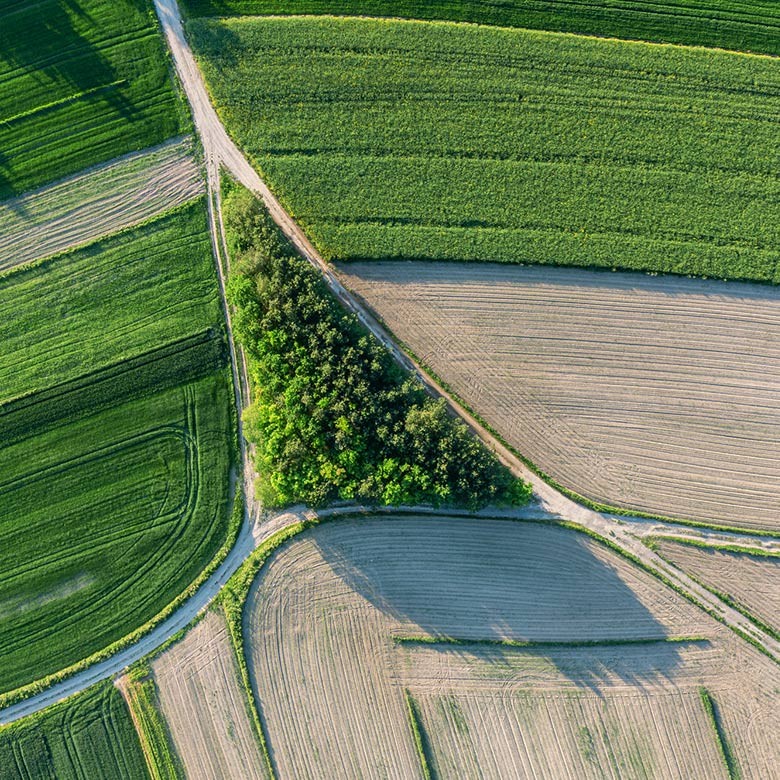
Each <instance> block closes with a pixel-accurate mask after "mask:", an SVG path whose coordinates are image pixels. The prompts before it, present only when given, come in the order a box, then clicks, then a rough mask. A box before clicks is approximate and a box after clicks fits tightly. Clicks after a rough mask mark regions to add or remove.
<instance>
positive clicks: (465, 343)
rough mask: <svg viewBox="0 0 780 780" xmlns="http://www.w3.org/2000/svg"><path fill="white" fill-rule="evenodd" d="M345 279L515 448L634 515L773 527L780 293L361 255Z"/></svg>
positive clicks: (776, 522)
mask: <svg viewBox="0 0 780 780" xmlns="http://www.w3.org/2000/svg"><path fill="white" fill-rule="evenodd" d="M340 270H341V272H342V276H343V280H344V282H345V283H346V285H347V286H348V287H350V288H351V289H352V290H354V291H355V292H356V293H357V294H358V295H360V296H361V297H362V298H363V299H364V300H365V301H366V302H367V303H368V304H369V305H370V306H371V307H372V308H373V309H374V310H375V311H376V312H377V313H378V314H379V315H380V317H382V319H383V320H384V321H385V322H386V323H387V325H388V327H389V328H390V329H391V330H392V331H393V332H394V333H395V334H396V335H397V336H398V338H399V339H401V340H402V341H403V342H405V343H406V344H407V345H408V346H409V347H410V348H411V349H412V350H413V351H414V353H415V354H416V355H417V356H418V357H419V358H420V359H421V360H422V361H423V362H424V363H426V364H427V365H428V366H430V367H431V368H432V369H433V370H434V371H435V372H436V373H437V374H438V375H439V376H440V377H441V378H442V379H443V380H444V381H445V382H446V383H448V384H449V385H450V386H451V388H452V389H453V390H454V391H455V393H456V394H457V395H459V396H460V397H461V398H462V399H463V400H464V401H465V402H466V403H467V404H468V405H469V406H471V408H472V409H473V410H474V411H476V412H477V413H478V414H480V415H481V416H482V417H483V418H484V419H485V420H486V421H487V422H488V423H489V424H490V425H492V426H493V427H494V428H495V429H496V430H497V431H498V432H499V433H500V434H501V435H502V436H503V438H504V439H505V440H506V441H507V442H508V443H509V444H510V445H511V446H512V447H514V448H515V449H516V450H517V451H518V452H520V453H521V454H522V455H524V456H526V457H527V458H529V459H530V460H531V461H533V462H534V463H535V464H536V465H537V466H538V467H539V468H541V469H542V470H543V471H545V472H546V473H548V474H550V475H551V476H552V477H554V478H555V479H556V480H557V481H558V482H560V483H561V484H563V485H564V486H566V487H568V488H570V489H572V490H574V491H576V492H577V493H579V494H581V495H584V496H587V497H588V498H591V499H594V500H598V501H603V502H607V503H611V504H617V505H620V506H622V507H626V508H628V509H632V510H639V511H645V512H652V513H656V514H662V515H672V516H678V517H681V518H688V519H692V520H699V521H715V522H718V523H724V524H728V525H734V526H744V527H751V528H763V529H768V530H774V531H777V530H780V289H779V288H774V287H768V286H767V287H764V286H757V285H749V284H741V283H733V282H730V283H724V282H718V281H708V280H695V279H687V278H679V277H651V276H644V275H639V274H626V273H608V272H595V271H588V270H579V269H576V270H575V269H565V268H541V267H516V266H511V267H507V266H502V265H477V264H457V263H396V262H392V263H391V262H378V263H377V262H372V263H370V264H367V263H366V264H350V265H346V266H342V267H341V269H340Z"/></svg>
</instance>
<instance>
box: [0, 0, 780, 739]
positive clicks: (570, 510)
mask: <svg viewBox="0 0 780 780" xmlns="http://www.w3.org/2000/svg"><path fill="white" fill-rule="evenodd" d="M154 3H155V7H156V10H157V14H158V16H159V18H160V21H161V23H162V28H163V31H164V33H165V36H166V38H167V40H168V44H169V46H170V49H171V51H172V53H173V58H174V62H175V65H176V70H177V72H178V74H179V77H180V79H181V81H182V84H183V86H184V89H185V92H186V94H187V98H188V100H189V102H190V106H191V108H192V111H193V115H194V118H195V124H196V127H197V130H198V133H199V135H200V138H201V141H202V143H203V148H204V153H205V159H206V166H207V180H208V189H209V199H208V203H209V217H210V224H211V233H212V242H213V247H214V253H215V257H216V258H217V263H216V265H217V271H218V275H219V283H220V290H221V293H222V299H223V306H224V309H225V318H226V322H227V327H228V333H229V338H228V343H229V344H230V352H231V366H232V370H233V377H234V388H235V394H236V404H237V408H239V409H240V408H243V406H244V405H245V404H246V402H247V401H248V396H249V394H248V387H247V383H246V377H245V372H244V371H243V370H242V369H243V355H241V354H237V353H236V350H235V347H234V344H233V339H232V329H231V321H230V312H229V310H228V308H227V304H226V301H225V286H224V283H225V279H224V273H225V266H226V254H225V252H224V236H223V235H222V230H221V224H222V220H221V213H220V200H219V169H220V165H222V166H224V167H225V168H226V169H227V170H228V171H230V173H231V174H232V175H233V176H235V177H236V179H238V181H240V182H241V183H242V184H243V185H244V186H246V187H248V188H249V189H250V190H252V191H253V192H255V193H256V194H257V195H259V196H260V197H261V198H262V199H263V201H264V202H265V204H266V207H267V208H268V210H269V212H270V214H271V216H272V217H273V219H274V220H275V222H276V223H277V224H278V225H279V227H280V228H281V229H282V231H283V232H284V233H285V235H286V236H287V237H288V239H289V240H290V241H291V242H292V243H293V244H294V245H295V246H296V248H297V249H298V251H299V252H300V253H301V255H302V256H303V257H305V258H306V259H307V260H308V261H309V262H310V263H311V264H312V265H313V266H314V267H315V268H317V270H318V271H319V272H320V273H321V274H322V276H323V278H324V279H325V281H326V283H327V284H328V286H329V288H330V289H331V291H332V292H333V293H334V294H335V295H336V296H337V297H338V299H339V300H340V301H341V302H342V303H343V304H344V305H345V306H347V307H348V308H349V309H350V310H351V311H353V312H354V313H355V314H356V316H357V317H358V318H359V320H360V321H361V322H362V323H363V324H364V325H365V327H366V328H368V330H369V331H370V332H371V333H372V334H373V335H374V336H375V337H376V338H377V339H378V340H379V341H380V343H381V344H383V345H384V346H385V348H386V349H387V350H388V351H389V352H390V354H391V355H392V356H393V357H394V359H395V360H397V361H398V363H399V364H401V365H402V366H403V367H404V368H406V369H407V370H409V371H411V372H412V373H413V374H414V375H415V376H417V377H418V379H419V380H420V381H421V382H422V383H423V384H424V385H425V386H426V387H427V388H428V390H429V391H430V392H431V393H432V394H434V395H438V396H441V397H443V398H444V399H445V400H446V401H447V402H448V403H449V405H450V407H451V408H452V410H453V411H454V412H455V413H457V414H458V415H459V416H460V417H461V418H462V419H463V420H464V422H466V423H467V424H468V425H469V426H470V428H471V429H472V430H473V431H474V433H475V434H476V435H477V436H479V437H480V439H482V441H484V442H485V444H486V445H487V446H488V447H489V448H490V449H492V450H493V451H494V452H495V453H496V455H497V456H498V457H499V458H500V460H501V461H502V462H503V463H504V464H505V465H506V466H507V467H508V468H509V469H510V470H511V471H512V473H513V474H515V475H516V476H518V477H520V478H522V479H524V480H526V481H527V482H529V483H531V484H532V486H533V488H534V492H535V494H536V498H537V499H538V507H536V508H530V509H526V510H521V511H520V512H515V513H509V514H513V515H514V516H518V517H523V518H526V519H544V518H546V517H547V518H549V517H553V518H557V519H560V520H564V521H566V522H567V523H568V524H570V525H571V526H573V527H576V528H578V529H579V530H581V531H585V532H586V533H590V534H594V535H596V536H598V537H600V538H601V539H603V540H606V541H607V542H608V543H609V544H610V545H612V546H613V547H614V548H615V549H617V550H618V551H620V552H622V553H623V554H625V555H628V556H629V557H631V558H632V559H634V560H635V561H636V562H638V563H639V564H640V565H641V566H643V567H644V568H645V569H646V570H647V571H649V572H650V573H652V574H654V575H656V576H658V577H660V578H661V579H662V580H663V581H665V582H666V583H667V584H669V585H671V586H672V587H673V588H675V589H676V590H677V591H678V592H680V593H681V594H682V595H684V596H686V597H687V598H688V599H689V600H691V601H693V602H694V603H695V604H697V605H699V606H700V607H702V608H703V609H705V610H706V611H708V612H709V613H710V614H711V615H712V616H713V617H716V618H717V619H718V620H720V621H721V622H722V623H724V624H725V625H727V626H728V627H729V628H731V629H732V630H734V631H736V632H737V633H738V634H740V635H741V636H743V637H745V638H748V639H749V640H750V641H751V642H752V643H753V644H755V645H756V646H757V647H759V648H760V649H761V650H762V651H763V652H764V653H765V654H766V655H767V656H769V657H770V658H771V659H772V660H774V661H775V662H776V663H780V642H778V641H777V640H776V639H774V638H773V637H772V636H770V635H769V634H767V633H766V632H764V631H763V630H761V629H760V628H759V627H757V626H756V625H755V624H754V623H753V622H752V621H750V620H749V619H748V618H746V617H745V616H744V615H742V614H740V613H739V612H737V611H736V610H734V609H732V608H731V607H729V606H728V605H727V604H726V603H725V602H723V601H722V600H721V599H719V598H718V597H717V596H715V595H714V594H713V593H711V592H710V591H708V590H706V589H705V588H704V587H702V586H701V585H699V584H698V583H696V582H695V581H694V580H692V579H691V578H690V577H688V576H687V575H686V574H685V573H683V572H682V571H680V570H679V569H677V568H676V567H675V566H673V565H671V564H669V563H667V562H666V561H664V560H663V559H662V558H660V557H659V556H658V555H656V554H655V553H654V552H653V551H652V550H650V549H649V548H647V547H646V546H645V545H644V544H643V543H642V541H641V538H642V537H643V536H648V535H658V534H659V532H661V531H663V533H664V535H668V536H672V535H676V534H679V535H688V536H694V535H695V536H697V537H698V538H700V539H702V540H705V541H706V540H709V539H710V537H712V539H713V540H717V542H719V543H721V544H726V543H728V542H729V541H730V538H729V537H730V535H728V534H723V533H720V534H718V533H715V534H712V533H710V532H709V531H706V530H704V529H701V530H695V529H690V528H687V529H686V528H684V527H683V526H675V525H673V524H664V523H656V522H655V521H651V522H648V521H646V520H638V519H631V518H615V517H611V516H609V515H606V514H602V513H599V512H595V511H593V510H590V509H588V508H586V507H584V506H581V505H579V504H577V503H575V502H574V501H572V500H571V499H569V498H567V497H566V496H564V495H563V494H562V493H560V492H558V491H557V490H556V489H555V488H553V487H551V486H550V485H548V484H547V483H546V482H544V480H542V479H541V478H540V477H538V476H537V475H536V474H535V473H533V472H532V471H530V470H529V469H528V468H527V467H526V466H525V465H524V464H523V463H522V462H521V461H520V460H519V458H517V457H516V456H515V455H514V453H512V452H511V451H510V450H508V449H507V448H506V447H505V446H504V445H503V444H501V442H500V441H498V440H497V439H496V438H495V437H494V436H493V435H492V434H491V433H490V432H489V431H488V430H486V429H485V428H484V427H483V426H482V424H481V423H480V422H479V421H478V420H476V419H475V418H474V417H473V416H472V415H471V414H470V413H469V412H468V411H467V410H466V409H464V408H463V407H462V406H461V405H460V404H459V403H458V401H457V400H456V399H454V398H453V397H452V396H451V395H450V394H449V393H447V391H446V390H445V389H444V388H443V387H441V386H440V385H438V384H437V383H436V382H435V381H434V380H433V379H432V378H430V377H429V376H428V375H427V374H426V373H425V372H424V370H423V369H422V368H421V367H420V366H419V365H417V363H415V362H414V361H413V360H411V359H410V358H409V357H408V356H407V355H406V354H405V353H404V352H403V350H402V349H401V348H400V347H399V346H398V344H397V343H396V342H395V341H394V339H393V338H392V337H391V336H390V334H389V333H388V332H387V331H385V329H384V328H383V327H382V326H381V325H380V324H379V323H378V322H377V321H376V319H375V318H374V317H373V316H372V315H371V314H370V313H369V311H368V310H367V309H366V308H365V307H364V306H363V305H362V304H361V303H360V302H359V301H357V300H356V299H355V298H354V297H353V296H352V295H351V294H350V293H349V292H348V291H347V289H346V288H345V287H344V285H343V284H342V283H341V282H340V281H339V279H338V278H337V276H336V274H335V272H334V271H333V269H331V268H330V267H329V266H328V265H327V263H325V261H324V260H323V259H322V257H321V256H320V255H319V253H318V252H317V251H316V249H315V248H314V247H313V246H312V244H311V243H310V241H309V240H308V239H307V238H306V236H305V235H304V233H303V231H302V230H301V228H300V227H299V226H298V225H297V224H296V223H295V222H294V221H293V219H292V218H291V217H290V215H289V214H287V212H286V211H285V210H284V209H283V208H282V206H281V205H280V204H279V201H278V200H277V199H276V198H275V197H274V195H273V194H272V193H271V191H270V190H269V189H268V187H267V186H266V184H265V183H264V182H263V181H262V180H261V179H260V177H259V175H258V174H257V172H256V171H255V170H254V169H253V168H252V166H251V165H250V163H249V161H248V160H247V159H246V157H245V156H244V155H243V153H242V152H241V151H240V150H239V149H238V147H237V146H236V145H235V144H234V143H233V141H232V140H231V139H230V137H229V136H228V134H227V132H226V130H225V128H224V127H223V125H222V123H221V122H220V120H219V118H218V116H217V114H216V111H215V110H214V109H213V107H212V105H211V102H210V100H209V96H208V92H207V90H206V86H205V83H204V81H203V77H202V75H201V73H200V70H199V69H198V66H197V63H196V62H195V58H194V56H193V54H192V51H191V49H190V47H189V45H188V44H187V41H186V39H185V37H184V30H183V27H182V22H181V16H180V14H179V9H178V6H177V4H176V2H175V0H154ZM223 258H224V262H223ZM238 425H239V442H240V445H241V459H242V462H243V465H244V491H245V496H246V501H247V509H246V513H245V518H244V523H243V524H242V527H241V530H240V532H239V536H238V539H237V540H236V543H235V545H234V546H233V548H232V549H231V550H230V552H229V554H228V555H227V557H226V558H225V560H224V561H223V562H222V564H221V565H220V566H219V567H218V568H217V570H216V571H215V572H214V574H212V576H211V577H210V578H209V579H208V580H207V581H206V583H204V584H203V585H202V586H201V587H200V588H199V589H198V590H197V592H196V593H195V594H194V595H193V596H192V597H191V598H189V599H188V600H187V601H186V602H185V603H184V604H183V605H182V606H181V607H180V608H179V609H178V610H176V611H175V612H174V613H173V614H172V615H170V616H169V617H168V618H167V619H165V620H164V621H162V622H161V623H160V624H159V625H158V626H157V627H156V628H154V629H153V630H152V631H150V632H149V633H148V634H146V635H145V636H144V637H142V638H141V639H140V640H139V641H138V642H136V643H135V644H133V645H131V646H129V647H126V648H124V649H123V650H121V651H119V652H117V653H116V654H114V655H113V656H111V657H110V658H108V659H106V660H104V661H100V662H98V663H95V664H93V665H92V666H90V667H89V668H87V669H85V670H83V671H81V672H79V673H77V674H74V675H73V676H72V677H69V678H67V679H65V680H63V681H62V682H59V683H57V684H55V685H53V686H51V687H50V688H47V689H46V690H44V691H42V692H41V693H38V694H35V695H33V696H31V697H30V698H28V699H26V700H24V701H22V702H19V703H17V704H14V705H11V706H9V707H7V708H5V709H4V710H2V711H0V725H4V724H6V723H10V722H12V721H15V720H19V719H20V718H23V717H25V716H27V715H31V714H33V713H34V712H37V711H39V710H42V709H44V708H46V707H48V706H50V705H51V704H54V703H55V702H57V701H60V700H61V699H64V698H66V697H68V696H72V695H73V694H75V693H78V692H80V691H82V690H85V689H86V688H88V687H89V686H91V685H94V684H95V683H97V682H99V681H100V680H104V679H106V678H108V677H112V676H114V675H117V674H119V673H120V672H121V671H122V670H123V669H124V668H126V667H127V666H129V665H130V664H132V663H134V662H136V661H138V660H140V659H141V658H144V657H145V656H146V655H148V654H149V653H151V652H152V651H154V650H155V649H157V648H158V647H160V646H161V645H162V644H163V643H164V642H166V641H167V640H168V639H169V638H170V637H172V636H173V635H174V634H176V633H177V632H178V631H180V630H181V629H183V628H184V627H186V626H187V625H188V624H189V623H190V622H191V621H192V620H193V619H194V618H195V617H196V615H197V614H198V613H199V612H200V611H201V610H203V609H204V608H205V607H206V606H207V605H208V604H209V603H210V602H211V600H212V599H213V598H214V597H215V596H216V594H217V593H218V592H219V590H220V589H221V588H222V586H223V585H224V584H225V583H226V582H227V580H228V579H229V578H230V576H231V575H232V574H233V572H235V571H236V569H238V567H239V566H240V565H241V563H243V561H244V560H245V559H246V558H247V557H248V556H249V554H250V553H251V552H252V550H254V549H255V547H256V546H257V545H259V544H260V543H262V542H263V541H264V540H265V539H267V538H268V537H269V536H270V535H272V534H273V533H275V532H276V531H279V530H281V529H282V528H284V527H286V526H288V525H291V524H293V523H296V522H299V521H300V519H301V516H300V515H298V514H293V513H291V512H290V513H285V514H281V515H278V516H277V517H275V518H274V519H273V520H271V521H269V522H264V523H262V524H260V525H256V524H255V520H256V518H257V506H256V505H255V502H254V493H253V485H252V478H253V469H252V467H251V461H250V460H249V457H248V453H247V451H246V448H245V444H244V439H243V435H242V430H241V417H240V415H239V418H238ZM360 509H361V508H357V511H359V510H360ZM355 511H356V509H355V508H346V509H336V510H329V511H325V512H321V513H319V515H320V516H322V517H325V516H329V515H332V514H340V513H344V512H355ZM374 511H375V510H374ZM381 511H382V510H380V512H381ZM388 511H389V510H388ZM394 511H397V510H394ZM421 511H423V512H427V511H430V510H426V509H422V510H421ZM433 514H436V513H435V512H433ZM448 514H450V515H452V512H448ZM743 542H744V543H745V545H746V546H755V547H757V548H758V547H761V548H767V547H768V546H769V545H772V546H773V545H774V544H775V541H774V540H770V539H762V540H758V539H757V540H755V542H754V544H749V542H750V540H749V539H747V538H741V539H740V543H743Z"/></svg>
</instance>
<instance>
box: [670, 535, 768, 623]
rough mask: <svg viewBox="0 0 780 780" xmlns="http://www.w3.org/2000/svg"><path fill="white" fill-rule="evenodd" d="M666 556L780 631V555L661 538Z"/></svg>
mask: <svg viewBox="0 0 780 780" xmlns="http://www.w3.org/2000/svg"><path fill="white" fill-rule="evenodd" d="M657 545H658V548H657V549H658V552H659V553H660V554H661V556H662V557H663V558H666V559H667V560H669V561H671V562H672V563H673V564H674V565H675V566H677V567H678V568H680V569H682V570H683V571H684V572H686V573H687V574H692V575H693V576H694V577H696V579H698V580H700V581H701V582H703V583H704V584H705V585H707V586H708V587H710V588H713V589H714V590H716V591H718V592H719V593H725V594H726V595H728V596H730V597H731V598H732V599H734V601H735V602H736V603H738V604H739V605H740V606H742V607H743V608H744V609H746V610H747V611H748V612H749V613H750V614H752V615H755V616H756V617H758V618H759V619H760V620H762V621H763V622H764V623H766V624H767V625H769V626H771V627H772V628H774V629H775V631H777V632H780V558H777V557H768V556H760V555H748V554H746V553H736V552H729V551H727V550H717V549H711V548H710V549H706V548H703V547H694V546H692V545H689V544H679V543H677V542H673V541H671V540H669V539H658V540H657Z"/></svg>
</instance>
